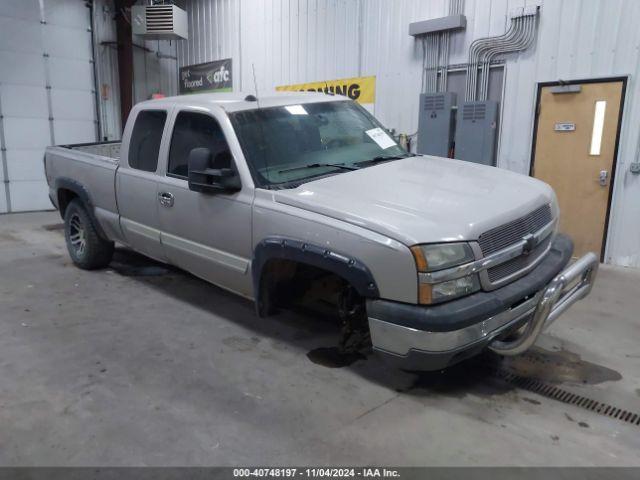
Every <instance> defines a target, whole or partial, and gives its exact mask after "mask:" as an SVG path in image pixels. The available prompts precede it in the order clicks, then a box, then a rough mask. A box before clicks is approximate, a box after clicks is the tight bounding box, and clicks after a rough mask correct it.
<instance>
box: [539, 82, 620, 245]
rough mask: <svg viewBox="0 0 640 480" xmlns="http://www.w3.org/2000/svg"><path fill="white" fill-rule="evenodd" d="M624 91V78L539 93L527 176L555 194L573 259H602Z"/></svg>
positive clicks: (556, 87)
mask: <svg viewBox="0 0 640 480" xmlns="http://www.w3.org/2000/svg"><path fill="white" fill-rule="evenodd" d="M623 91H624V82H623V80H615V81H603V82H598V83H592V82H589V83H582V84H572V85H566V86H559V85H553V86H544V87H541V89H540V94H539V97H538V100H539V103H538V111H537V115H538V116H537V128H536V138H535V150H534V152H535V154H534V159H533V166H532V175H533V176H535V177H536V178H539V179H540V180H543V181H545V182H547V183H548V184H549V185H551V186H552V187H553V189H554V190H555V192H556V195H557V196H558V202H559V204H560V231H561V232H563V233H566V234H568V235H570V236H571V237H572V238H573V241H574V243H575V250H574V256H580V255H583V254H584V253H586V252H589V251H592V252H595V253H596V254H598V255H600V256H601V257H602V252H603V250H604V239H605V235H606V228H607V220H608V211H609V201H610V198H611V195H610V193H611V186H612V180H613V172H614V169H615V156H616V152H617V148H616V147H617V142H618V130H619V129H618V126H619V122H620V118H621V115H620V109H621V108H622V103H621V102H622V98H623Z"/></svg>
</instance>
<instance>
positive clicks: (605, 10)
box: [177, 0, 640, 267]
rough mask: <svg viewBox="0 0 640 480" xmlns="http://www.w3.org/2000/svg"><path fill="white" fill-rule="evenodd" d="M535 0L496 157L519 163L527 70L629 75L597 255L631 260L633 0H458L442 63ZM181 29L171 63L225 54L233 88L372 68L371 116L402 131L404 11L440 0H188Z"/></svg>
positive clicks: (531, 77)
mask: <svg viewBox="0 0 640 480" xmlns="http://www.w3.org/2000/svg"><path fill="white" fill-rule="evenodd" d="M531 4H540V5H541V6H542V9H541V15H540V23H539V33H538V38H537V43H536V45H534V47H533V48H532V49H530V50H528V51H526V52H524V53H521V54H513V55H509V56H507V57H506V59H507V63H506V71H505V87H504V88H505V95H504V98H505V102H504V104H503V106H502V108H503V111H502V125H503V127H502V135H501V139H500V144H499V151H498V165H499V166H500V167H503V168H508V169H510V170H514V171H517V172H520V173H525V174H526V173H528V171H529V163H530V156H531V141H532V134H533V133H532V131H533V119H534V102H535V92H536V82H542V81H551V80H557V79H564V80H569V79H584V78H594V77H606V76H614V75H631V76H630V82H629V86H628V91H627V97H626V105H625V115H624V120H623V129H622V136H621V144H620V149H619V160H618V169H617V174H616V176H617V178H616V179H615V191H614V198H613V206H612V215H611V223H610V234H609V242H608V248H607V260H608V261H610V262H613V263H616V264H619V265H630V266H636V267H640V222H638V220H637V219H638V218H640V177H639V176H635V175H632V174H631V173H630V172H629V163H630V162H631V161H632V160H633V158H634V156H635V155H636V149H637V144H638V135H639V134H640V131H639V129H637V128H635V125H638V123H639V121H640V106H638V102H637V101H636V99H637V98H638V95H639V93H640V92H639V91H638V89H639V87H638V83H637V82H636V80H635V79H636V76H637V75H638V73H640V72H639V71H638V70H639V69H640V29H639V28H638V27H637V26H638V25H640V2H638V1H637V0H589V1H587V0H545V1H542V0H540V1H537V2H534V1H531V0H466V2H465V9H464V14H465V15H466V16H467V22H468V23H467V28H466V30H465V31H464V32H462V33H458V34H455V35H453V37H452V42H451V58H450V63H452V64H456V63H464V62H466V59H467V50H468V46H469V44H470V43H471V42H472V41H473V40H474V39H475V38H479V37H482V36H488V35H499V34H502V33H503V32H504V31H505V27H506V26H507V23H508V18H509V13H510V12H511V11H513V10H514V9H515V8H517V7H522V6H525V5H531ZM187 10H188V14H189V34H190V38H189V40H186V41H180V42H178V49H177V50H178V63H179V65H181V66H182V65H189V64H193V63H200V62H206V61H210V60H215V59H220V58H226V57H232V58H233V61H234V78H235V81H234V83H235V88H236V90H239V89H243V90H246V91H252V90H253V77H252V65H254V66H255V71H256V77H257V82H258V86H259V89H260V90H263V91H265V90H271V89H273V87H275V86H276V85H279V84H286V83H298V82H304V81H313V80H322V79H331V78H340V77H350V76H356V75H375V76H376V77H377V94H376V116H378V117H379V118H380V119H381V120H382V121H383V122H384V123H385V124H386V125H387V126H388V127H390V128H395V129H396V130H398V131H400V132H408V133H412V132H415V130H416V128H417V118H418V113H417V106H418V105H417V96H418V93H419V89H420V78H421V62H422V54H421V51H420V45H419V44H417V43H416V42H415V41H414V39H413V38H412V37H410V36H409V35H408V34H407V30H408V24H409V23H410V22H412V21H417V20H424V19H428V18H436V17H441V16H444V15H446V12H447V11H448V2H447V0H190V1H188V2H187Z"/></svg>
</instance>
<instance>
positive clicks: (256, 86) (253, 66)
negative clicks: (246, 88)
mask: <svg viewBox="0 0 640 480" xmlns="http://www.w3.org/2000/svg"><path fill="white" fill-rule="evenodd" d="M251 71H252V72H253V90H254V91H255V93H256V94H255V97H256V102H257V103H258V108H260V97H258V81H257V80H256V66H255V64H254V63H251Z"/></svg>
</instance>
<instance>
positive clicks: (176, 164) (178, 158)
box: [167, 112, 233, 179]
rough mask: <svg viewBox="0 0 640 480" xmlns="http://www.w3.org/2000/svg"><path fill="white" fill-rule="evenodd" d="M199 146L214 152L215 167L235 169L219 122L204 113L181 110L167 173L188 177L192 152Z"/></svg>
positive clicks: (173, 136) (175, 128) (172, 138)
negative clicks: (188, 163) (190, 153)
mask: <svg viewBox="0 0 640 480" xmlns="http://www.w3.org/2000/svg"><path fill="white" fill-rule="evenodd" d="M199 147H206V148H208V149H209V150H210V151H211V156H212V158H213V166H212V168H232V164H233V161H232V158H233V157H232V156H231V151H230V150H229V146H228V145H227V141H226V139H225V138H224V134H223V133H222V129H221V128H220V125H219V124H218V122H217V121H216V120H215V119H214V118H213V117H210V116H209V115H206V114H203V113H194V112H180V113H178V116H177V117H176V122H175V125H174V127H173V135H172V137H171V147H170V149H169V164H168V167H167V175H169V176H172V177H179V178H185V179H186V178H187V175H188V165H187V162H188V158H189V152H191V150H192V149H194V148H199Z"/></svg>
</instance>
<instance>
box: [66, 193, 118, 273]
mask: <svg viewBox="0 0 640 480" xmlns="http://www.w3.org/2000/svg"><path fill="white" fill-rule="evenodd" d="M64 239H65V240H66V242H67V250H68V251H69V256H70V257H71V260H73V263H75V264H76V265H77V266H78V267H80V268H82V269H84V270H95V269H97V268H104V267H106V266H107V265H109V262H111V257H113V248H114V247H113V242H109V241H107V240H104V239H103V238H101V237H100V235H98V232H97V230H96V227H95V225H94V223H93V220H92V219H91V216H90V215H89V214H88V213H87V210H86V208H85V206H84V204H83V203H82V201H81V200H80V199H79V198H76V199H74V200H72V201H71V203H69V205H68V206H67V209H66V211H65V212H64Z"/></svg>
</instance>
